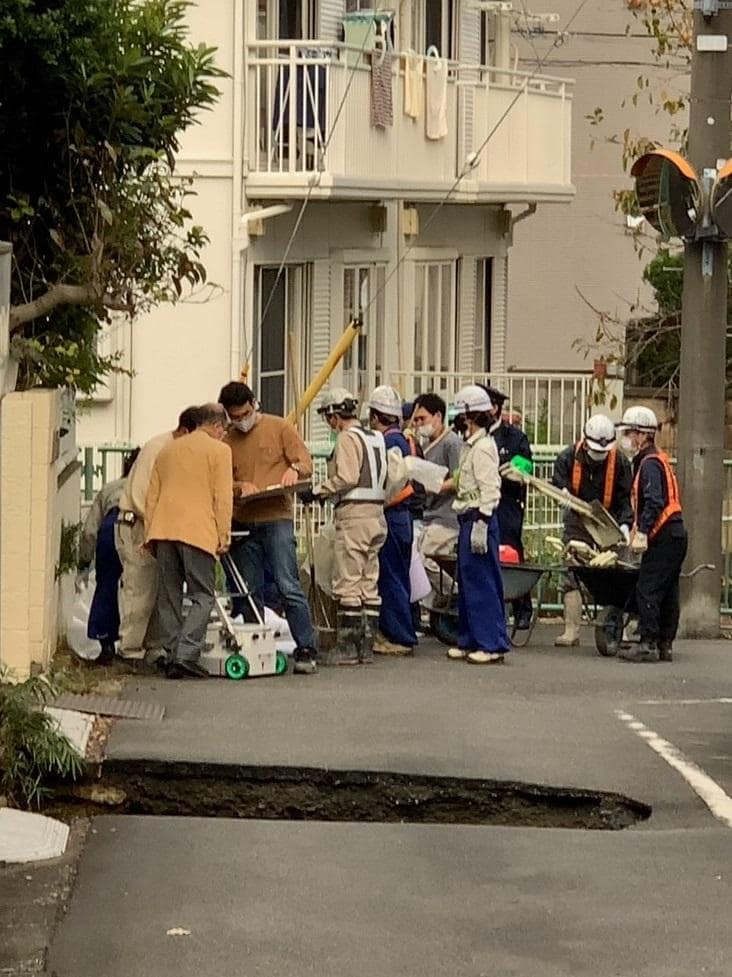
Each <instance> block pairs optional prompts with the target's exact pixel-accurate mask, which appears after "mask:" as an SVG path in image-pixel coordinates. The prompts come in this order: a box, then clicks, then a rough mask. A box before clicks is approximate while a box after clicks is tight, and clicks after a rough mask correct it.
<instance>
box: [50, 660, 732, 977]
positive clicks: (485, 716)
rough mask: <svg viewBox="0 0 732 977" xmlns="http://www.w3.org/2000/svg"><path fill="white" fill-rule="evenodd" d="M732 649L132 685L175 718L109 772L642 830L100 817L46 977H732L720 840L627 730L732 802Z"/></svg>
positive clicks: (726, 838)
mask: <svg viewBox="0 0 732 977" xmlns="http://www.w3.org/2000/svg"><path fill="white" fill-rule="evenodd" d="M729 648H730V646H728V645H727V644H726V643H723V642H720V643H717V644H704V645H702V644H693V645H692V644H690V645H681V646H680V648H679V651H678V654H677V661H676V662H675V663H674V664H673V665H672V666H630V665H621V664H619V663H618V662H614V661H607V660H601V659H599V658H597V657H596V656H594V654H593V653H591V652H589V651H588V650H582V649H580V650H577V649H571V650H568V651H561V652H557V651H555V650H553V649H551V650H550V648H549V646H548V643H543V644H541V645H540V644H538V643H536V647H535V648H534V649H532V650H529V651H525V652H520V653H518V654H516V655H515V657H514V658H513V660H512V661H511V663H510V664H508V665H506V666H505V667H502V668H498V669H483V670H481V669H474V668H470V667H469V666H464V665H462V664H457V665H453V664H449V663H447V662H446V661H445V660H444V658H443V657H442V655H441V652H440V650H439V649H438V648H437V647H436V646H432V648H431V649H428V650H427V651H423V652H422V653H421V655H420V656H419V657H418V658H417V659H416V660H414V661H408V660H403V661H388V662H379V663H378V664H377V665H375V666H374V667H373V668H371V669H355V670H330V671H328V672H326V671H323V672H322V673H321V674H320V675H318V676H316V677H315V678H312V679H311V678H304V679H301V678H295V677H288V678H286V679H282V680H279V679H275V680H270V681H268V680H266V679H261V680H258V681H253V682H251V683H242V684H236V683H227V682H225V681H220V682H217V681H211V682H200V683H195V682H190V683H165V682H161V681H158V680H133V681H132V682H131V683H130V685H129V687H128V689H127V692H126V694H127V695H131V694H134V695H135V696H141V697H145V696H148V697H154V698H156V699H157V700H159V701H163V702H165V704H166V707H167V715H166V718H165V720H164V721H163V722H162V723H158V724H153V723H139V722H137V723H135V722H124V723H120V724H118V725H117V726H116V728H115V730H114V732H113V735H112V739H111V741H110V744H109V754H110V756H111V758H112V760H113V761H114V762H115V763H122V762H130V761H135V762H138V761H140V760H144V761H151V762H153V763H162V764H170V763H173V764H179V763H185V764H204V765H205V764H211V763H230V764H234V765H235V766H242V765H243V766H249V767H267V766H269V767H271V768H278V769H282V768H288V767H308V768H312V767H316V768H317V769H318V770H321V771H325V772H327V771H330V775H333V776H335V774H334V773H333V772H334V771H350V772H352V773H355V774H358V773H359V772H361V773H362V774H363V773H365V772H368V771H385V772H386V773H390V772H391V773H399V774H404V775H407V776H408V777H411V778H420V777H447V778H474V779H476V780H483V781H492V782H495V781H505V782H510V783H514V784H515V783H519V782H520V783H525V784H539V785H544V786H545V787H547V788H555V787H560V788H568V789H569V790H570V791H572V790H574V791H575V792H577V791H579V792H590V793H592V792H593V791H607V792H610V793H615V794H619V795H621V796H623V797H629V798H633V799H635V800H637V801H639V802H641V803H642V804H644V805H648V806H649V807H650V808H651V809H652V813H651V816H650V817H649V818H648V819H646V820H641V821H638V822H637V826H636V827H629V828H627V829H626V830H624V831H619V832H607V831H584V830H573V829H571V828H567V829H564V830H561V831H558V830H553V829H548V830H541V831H539V830H536V829H534V828H529V827H488V826H468V825H455V824H442V823H441V824H414V823H368V824H366V823H347V822H341V823H322V822H321V821H318V820H315V821H300V820H297V819H296V818H293V819H290V820H281V821H265V820H256V819H255V820H234V819H226V818H224V819H221V818H217V819H210V818H203V819H199V818H196V817H162V816H156V817H129V816H128V817H100V818H97V819H96V820H95V821H94V822H93V825H92V830H91V833H90V836H89V843H88V846H87V849H86V851H85V853H84V856H83V858H82V862H81V868H80V875H79V879H78V883H77V886H76V889H75V892H74V895H73V897H72V900H71V905H70V909H69V913H68V916H67V917H66V919H65V921H64V923H63V924H62V926H61V928H60V930H59V933H58V935H57V938H56V940H55V943H54V945H53V947H52V949H51V954H50V969H51V970H52V971H54V972H55V973H56V974H57V977H86V975H87V974H88V975H90V977H91V975H92V974H93V975H94V977H97V975H98V974H101V973H104V974H105V975H108V977H116V975H118V974H119V975H120V977H121V975H123V974H124V975H125V977H130V975H136V977H146V975H150V977H153V975H154V977H166V975H168V974H170V975H173V974H175V975H176V977H186V975H188V974H191V975H193V974H196V975H201V974H206V975H207V977H219V975H220V977H230V975H232V974H247V975H249V974H268V975H270V974H277V975H278V977H291V975H292V977H295V975H298V977H301V975H303V974H307V973H313V974H318V975H319V977H330V975H333V977H335V975H338V977H344V975H349V977H357V975H364V977H366V975H368V977H382V975H383V977H387V975H399V977H403V975H406V977H411V975H415V977H416V975H417V974H419V975H420V977H423V975H432V974H434V975H437V974H445V973H449V974H451V975H460V977H462V975H465V977H468V975H470V977H476V975H479V974H486V975H488V974H490V975H491V977H493V975H495V977H506V975H514V974H515V975H521V977H560V975H561V977H566V975H569V974H571V975H575V974H576V975H587V977H590V975H592V977H605V975H608V977H610V975H613V977H617V975H633V977H661V975H663V977H688V975H689V974H692V973H693V974H696V973H699V974H701V973H704V974H710V975H717V977H728V974H729V963H728V956H729V950H730V947H729V937H728V935H727V924H726V920H727V918H728V908H727V907H728V906H729V903H730V898H731V897H732V885H731V884H730V877H729V875H730V874H732V873H728V865H729V864H730V857H729V851H730V841H731V840H732V839H731V836H730V832H729V829H728V828H727V827H725V826H724V823H723V821H721V820H720V819H719V818H718V817H715V816H713V814H712V813H711V812H710V809H709V807H708V806H707V804H706V803H705V802H704V801H703V800H702V799H701V797H700V796H699V795H698V794H697V793H695V791H694V790H693V789H692V787H691V786H690V784H689V782H687V780H685V779H684V777H683V776H682V774H681V773H680V772H679V770H677V769H674V768H673V767H672V766H671V765H669V763H667V762H665V761H664V759H663V757H662V756H660V755H659V754H658V753H657V752H655V751H654V750H653V749H651V748H650V747H649V745H648V742H647V741H646V740H644V738H643V737H642V736H640V735H638V733H637V732H636V731H634V730H633V729H631V728H629V726H628V724H627V723H624V722H622V721H621V720H620V719H619V718H618V714H619V713H622V712H624V713H626V714H627V715H632V716H634V717H636V718H637V720H638V721H639V722H641V723H642V724H643V725H644V728H646V729H649V730H651V731H653V732H656V733H658V735H659V737H663V739H664V740H665V741H668V742H669V743H672V744H675V746H676V747H678V748H679V750H680V751H681V755H683V756H684V757H685V758H686V759H687V760H688V761H689V762H690V763H691V764H694V763H695V764H696V765H697V766H698V768H699V769H701V770H702V771H706V773H708V774H710V775H711V773H710V772H712V771H713V773H714V774H715V778H714V779H715V783H717V785H718V787H719V789H720V791H721V792H722V795H724V796H726V795H727V794H728V793H732V783H730V781H731V780H732V773H731V772H730V764H729V762H728V758H729V755H730V754H732V733H730V732H729V721H728V718H727V717H728V716H729V709H730V705H729V704H725V703H724V701H719V700H724V698H725V695H726V694H727V695H729V693H730V686H731V685H732V681H731V680H730V677H729V676H730V674H732V670H731V669H730V667H729V665H728V661H729V660H730V659H729V657H728V656H729V654H730V650H728V649H729ZM659 703H660V704H659ZM690 703H697V704H696V705H693V704H690ZM655 727H658V729H655ZM725 758H727V759H725ZM120 769H121V768H120ZM324 776H325V774H324ZM326 779H327V778H326ZM285 813H286V812H285ZM375 813H378V812H375Z"/></svg>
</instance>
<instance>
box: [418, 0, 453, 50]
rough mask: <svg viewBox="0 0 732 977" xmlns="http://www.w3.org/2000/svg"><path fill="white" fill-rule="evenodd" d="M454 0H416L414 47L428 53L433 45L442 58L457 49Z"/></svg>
mask: <svg viewBox="0 0 732 977" xmlns="http://www.w3.org/2000/svg"><path fill="white" fill-rule="evenodd" d="M453 7H454V4H453V0H416V3H415V4H414V7H413V10H412V36H411V42H412V48H413V49H414V50H415V51H418V52H420V53H422V54H426V53H427V51H429V49H430V48H431V47H434V48H436V49H437V52H438V54H439V55H440V57H441V58H452V57H453V56H454V53H455V50H456V44H455V17H454V10H453Z"/></svg>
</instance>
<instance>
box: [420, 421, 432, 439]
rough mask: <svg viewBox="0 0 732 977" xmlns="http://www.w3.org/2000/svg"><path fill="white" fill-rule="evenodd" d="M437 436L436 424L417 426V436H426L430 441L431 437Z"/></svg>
mask: <svg viewBox="0 0 732 977" xmlns="http://www.w3.org/2000/svg"><path fill="white" fill-rule="evenodd" d="M434 436H435V425H434V424H422V425H421V426H420V427H418V428H417V437H418V438H424V439H425V440H426V441H429V439H430V438H433V437H434Z"/></svg>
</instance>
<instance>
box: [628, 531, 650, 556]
mask: <svg viewBox="0 0 732 977" xmlns="http://www.w3.org/2000/svg"><path fill="white" fill-rule="evenodd" d="M630 548H631V550H632V552H633V553H645V551H646V550H647V549H648V537H647V536H646V534H645V533H639V532H638V531H637V530H636V531H635V532H634V533H633V538H632V539H631V541H630Z"/></svg>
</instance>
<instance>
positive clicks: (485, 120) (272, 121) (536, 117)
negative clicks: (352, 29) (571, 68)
mask: <svg viewBox="0 0 732 977" xmlns="http://www.w3.org/2000/svg"><path fill="white" fill-rule="evenodd" d="M245 58H246V86H247V91H246V123H245V125H246V140H245V144H246V151H245V172H246V179H247V192H248V193H249V194H250V195H251V196H257V195H260V196H265V195H266V194H267V193H272V192H276V191H279V192H280V193H282V192H292V193H296V192H298V191H299V192H300V193H302V192H303V191H304V190H305V189H307V188H308V187H310V188H311V192H312V190H313V187H314V188H315V190H316V191H317V192H318V193H321V194H322V193H328V194H334V193H335V194H341V195H346V196H348V195H351V196H363V195H364V194H365V195H368V193H369V192H372V193H373V194H374V195H379V196H384V194H385V193H388V192H389V190H391V191H392V192H394V194H395V195H396V194H398V193H400V192H401V193H403V192H404V190H405V189H409V191H410V195H411V196H413V197H422V198H426V197H429V196H434V195H436V194H438V193H442V192H444V191H445V189H446V188H448V187H450V186H452V184H453V183H454V182H455V180H456V179H457V177H458V176H460V175H461V174H462V175H463V178H462V179H461V181H460V184H459V185H458V186H457V187H456V188H455V199H457V200H459V199H460V198H461V197H463V198H465V199H472V198H476V197H477V198H479V199H480V198H481V196H485V195H486V194H490V193H491V191H492V190H493V192H495V193H503V194H504V197H505V196H508V197H509V198H510V196H511V194H512V193H513V194H516V195H520V194H521V192H522V191H525V189H526V188H527V187H529V186H531V187H533V188H535V189H536V190H538V192H539V193H540V194H543V195H545V196H552V195H553V196H560V197H561V196H563V197H567V196H569V195H570V194H571V192H572V187H571V175H570V134H571V83H570V82H568V81H566V80H564V79H557V78H549V77H544V76H538V75H537V76H533V77H532V76H531V75H529V74H527V73H524V72H516V71H510V70H508V69H501V70H500V71H498V70H496V69H488V68H481V67H479V66H477V65H468V64H463V63H459V62H450V63H449V66H448V82H447V136H446V137H445V138H443V139H439V140H430V139H427V138H426V135H425V120H424V112H423V113H422V116H421V117H420V118H417V119H414V118H412V117H410V116H407V115H406V114H405V113H404V112H403V105H404V84H405V78H404V59H403V58H402V57H400V56H397V57H395V58H394V63H393V68H392V82H393V84H392V100H393V114H394V120H393V125H392V126H389V127H387V128H386V129H378V128H374V127H372V126H371V124H370V107H371V73H370V67H369V63H368V61H367V59H368V58H370V55H365V54H362V53H361V52H360V51H357V50H355V49H353V48H348V47H346V46H345V45H343V44H327V45H326V44H321V43H318V42H315V41H302V42H296V43H288V42H284V43H283V42H282V41H259V42H256V43H253V44H249V45H247V46H246V48H245ZM424 60H425V61H426V60H427V59H424ZM514 100H515V104H514ZM507 110H508V111H507ZM506 111H507V114H506V117H505V119H503V121H502V122H500V125H498V127H497V129H496V131H495V132H494V133H493V135H491V137H490V140H489V141H488V143H487V145H486V146H485V149H484V151H483V152H481V153H480V155H479V157H478V159H477V160H476V162H475V165H474V166H473V167H469V166H467V165H466V164H467V160H468V157H469V154H470V153H471V152H473V151H475V150H477V149H478V148H479V147H480V146H481V145H482V143H483V142H484V140H485V139H486V138H487V137H488V136H489V134H490V133H491V132H492V130H493V129H494V127H495V126H496V124H497V123H498V122H499V120H500V119H501V117H502V116H503V114H504V113H505V112H506Z"/></svg>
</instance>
